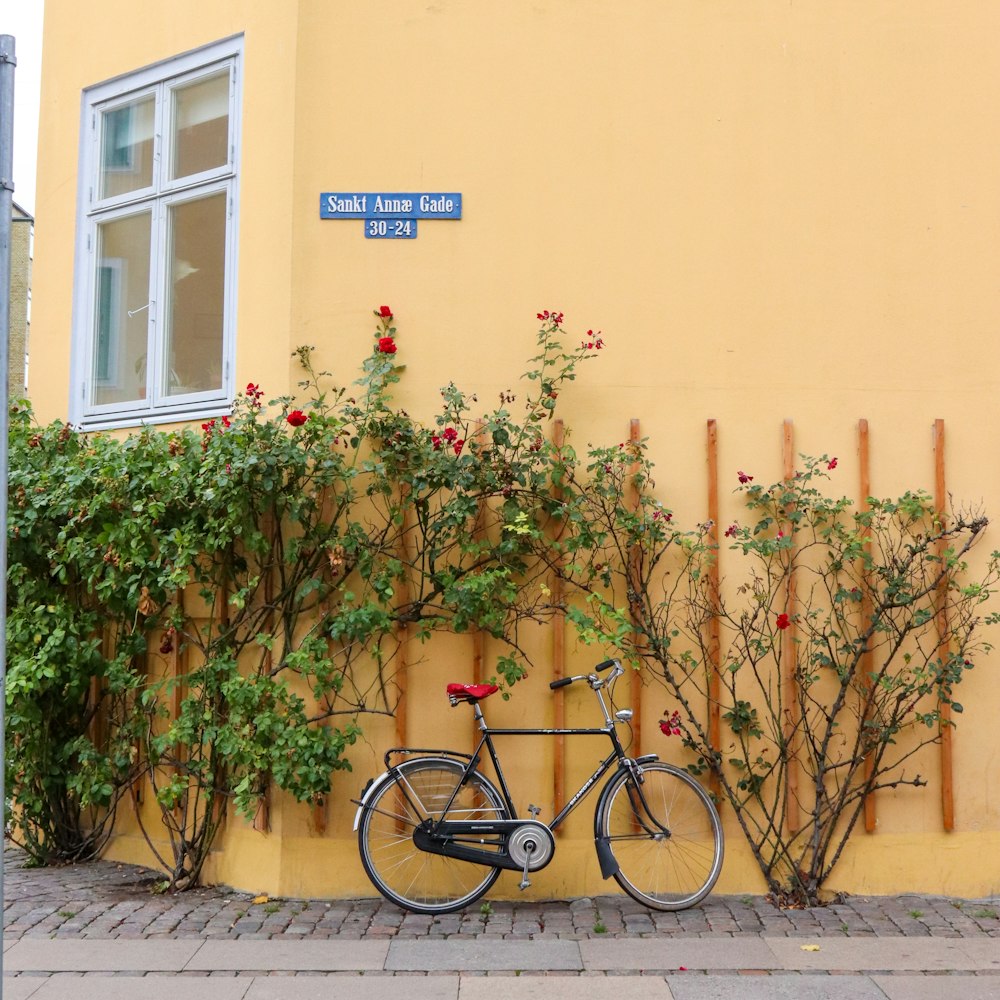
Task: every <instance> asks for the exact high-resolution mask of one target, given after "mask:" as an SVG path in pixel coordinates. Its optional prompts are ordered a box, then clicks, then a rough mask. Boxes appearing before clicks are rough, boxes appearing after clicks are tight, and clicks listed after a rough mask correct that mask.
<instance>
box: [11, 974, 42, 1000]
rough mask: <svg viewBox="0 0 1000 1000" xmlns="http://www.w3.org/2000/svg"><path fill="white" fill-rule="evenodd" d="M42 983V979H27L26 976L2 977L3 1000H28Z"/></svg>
mask: <svg viewBox="0 0 1000 1000" xmlns="http://www.w3.org/2000/svg"><path fill="white" fill-rule="evenodd" d="M44 982H46V980H44V979H29V978H27V977H26V976H18V977H14V976H4V977H3V1000H28V998H29V997H31V996H32V994H34V993H35V992H36V991H37V990H38V988H39V987H40V986H41V985H42V983H44Z"/></svg>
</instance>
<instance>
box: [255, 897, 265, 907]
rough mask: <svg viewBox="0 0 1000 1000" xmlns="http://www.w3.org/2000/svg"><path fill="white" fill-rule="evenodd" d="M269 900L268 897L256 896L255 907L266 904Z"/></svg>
mask: <svg viewBox="0 0 1000 1000" xmlns="http://www.w3.org/2000/svg"><path fill="white" fill-rule="evenodd" d="M267 900H268V897H267V896H254V898H253V905H254V906H259V905H260V904H261V903H266V902H267Z"/></svg>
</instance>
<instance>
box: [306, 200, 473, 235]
mask: <svg viewBox="0 0 1000 1000" xmlns="http://www.w3.org/2000/svg"><path fill="white" fill-rule="evenodd" d="M319 217H320V218H321V219H384V220H395V219H461V218H462V196H461V195H460V194H455V193H441V192H433V191H425V192H419V191H418V192H416V193H410V194H390V193H374V192H353V191H352V192H346V191H329V192H324V193H323V194H321V195H320V196H319ZM365 234H366V235H367V230H366V233H365Z"/></svg>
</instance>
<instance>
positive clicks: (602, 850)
mask: <svg viewBox="0 0 1000 1000" xmlns="http://www.w3.org/2000/svg"><path fill="white" fill-rule="evenodd" d="M659 759H660V758H659V757H658V756H657V755H656V754H655V753H648V754H643V755H642V756H641V757H639V758H637V760H636V763H637V764H640V765H641V764H649V763H651V762H652V761H654V760H659ZM623 773H625V774H627V773H628V768H627V767H625V765H624V764H621V765H619V767H618V769H617V770H616V771H615V773H614V774H612V775H611V777H610V778H608V780H607V781H606V782H604V787H603V788H602V789H601V795H600V797H599V798H598V800H597V805H596V806H595V807H594V850H596V851H597V863H598V864H599V865H600V866H601V878H603V879H609V878H611V876H612V875H615V874H617V873H618V870H619V868H620V865H619V864H618V861H617V860H616V859H615V855H614V852H613V851H612V850H611V845H610V844H609V843H608V838H607V837H602V836H601V813H602V812H603V811H604V803H605V800H606V799H607V797H608V796H609V795H610V794H611V786H612V785H613V784H614V782H615V779H616V778H617V777H618V776H619V775H620V774H623Z"/></svg>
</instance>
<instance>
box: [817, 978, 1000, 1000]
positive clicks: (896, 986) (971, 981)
mask: <svg viewBox="0 0 1000 1000" xmlns="http://www.w3.org/2000/svg"><path fill="white" fill-rule="evenodd" d="M872 981H873V982H874V983H875V984H876V985H877V986H878V987H879V988H880V989H881V990H882V992H883V993H884V994H885V996H886V998H887V1000H950V998H951V997H955V998H956V1000H997V997H1000V979H997V978H996V977H994V976H872ZM812 1000H815V998H812Z"/></svg>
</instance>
